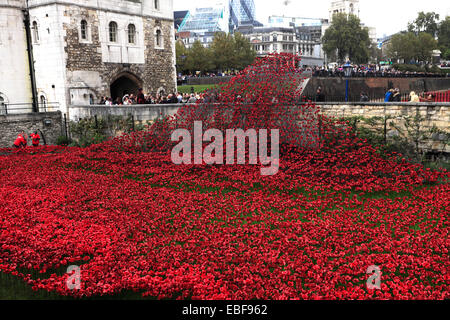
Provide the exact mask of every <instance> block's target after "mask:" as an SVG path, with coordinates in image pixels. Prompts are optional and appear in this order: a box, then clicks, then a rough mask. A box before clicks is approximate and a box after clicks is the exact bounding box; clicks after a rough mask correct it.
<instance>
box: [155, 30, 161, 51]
mask: <svg viewBox="0 0 450 320" xmlns="http://www.w3.org/2000/svg"><path fill="white" fill-rule="evenodd" d="M155 45H156V47H157V48H160V49H162V47H163V43H162V32H161V30H159V29H158V30H156V34H155Z"/></svg>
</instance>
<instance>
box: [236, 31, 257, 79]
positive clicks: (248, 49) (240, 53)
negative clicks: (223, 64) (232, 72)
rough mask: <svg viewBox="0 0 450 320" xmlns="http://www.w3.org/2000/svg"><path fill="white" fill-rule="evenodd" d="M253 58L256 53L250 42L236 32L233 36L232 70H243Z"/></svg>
mask: <svg viewBox="0 0 450 320" xmlns="http://www.w3.org/2000/svg"><path fill="white" fill-rule="evenodd" d="M255 58H256V52H255V50H253V47H252V45H251V44H250V41H249V40H248V39H247V38H245V37H244V36H243V35H242V34H241V33H239V32H236V33H235V34H234V68H235V69H238V70H242V69H245V68H246V67H247V66H249V65H251V64H252V63H253V62H254V61H255Z"/></svg>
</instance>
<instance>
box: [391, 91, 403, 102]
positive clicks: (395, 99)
mask: <svg viewBox="0 0 450 320" xmlns="http://www.w3.org/2000/svg"><path fill="white" fill-rule="evenodd" d="M391 101H392V102H401V101H402V96H401V95H400V89H398V88H396V89H395V90H394V94H393V96H392V97H391Z"/></svg>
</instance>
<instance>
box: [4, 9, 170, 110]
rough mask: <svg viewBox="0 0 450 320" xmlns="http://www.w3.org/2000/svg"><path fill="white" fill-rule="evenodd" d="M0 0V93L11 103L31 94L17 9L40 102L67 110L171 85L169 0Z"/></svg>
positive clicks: (29, 98) (27, 100)
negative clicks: (27, 30)
mask: <svg viewBox="0 0 450 320" xmlns="http://www.w3.org/2000/svg"><path fill="white" fill-rule="evenodd" d="M2 1H6V2H7V4H6V5H4V4H3V5H2V4H0V54H1V56H2V59H1V60H0V75H1V82H0V96H2V97H4V99H6V101H7V102H8V104H10V105H11V108H13V104H14V103H31V102H32V88H31V85H30V68H29V64H28V61H27V40H26V37H25V27H24V23H23V20H24V13H23V12H22V10H23V9H27V10H28V12H29V16H30V29H31V30H30V31H31V42H32V44H31V45H32V52H33V58H34V61H35V63H34V70H35V78H36V94H37V100H38V101H39V103H41V105H40V108H46V110H49V111H51V110H52V108H53V109H55V108H59V110H61V111H62V112H63V113H66V112H67V111H68V106H69V105H80V104H93V103H96V102H98V101H99V100H100V98H101V97H102V96H107V97H112V98H113V99H115V98H122V96H123V95H124V94H126V93H137V89H139V88H143V89H144V91H145V92H148V93H157V92H161V91H165V92H172V91H174V90H175V89H176V71H175V44H174V39H175V35H174V28H173V3H172V2H173V1H172V0H77V1H76V2H74V1H72V0H57V1H52V0H29V1H28V7H27V6H26V1H25V0H2ZM5 13H6V16H7V18H6V19H5ZM5 20H6V21H5ZM13 38H14V40H6V39H13ZM3 39H5V40H3ZM4 57H5V58H4ZM0 102H1V100H0ZM51 102H56V103H58V105H52V104H51ZM46 103H47V104H48V105H47V106H46V105H45V104H46Z"/></svg>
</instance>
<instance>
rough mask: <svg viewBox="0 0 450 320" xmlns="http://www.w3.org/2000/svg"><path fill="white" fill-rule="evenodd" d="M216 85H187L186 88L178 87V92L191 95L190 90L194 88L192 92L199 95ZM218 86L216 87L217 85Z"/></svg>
mask: <svg viewBox="0 0 450 320" xmlns="http://www.w3.org/2000/svg"><path fill="white" fill-rule="evenodd" d="M215 86H216V85H214V84H202V85H187V86H179V87H178V89H177V90H178V92H180V93H191V92H192V91H191V88H192V87H193V88H194V92H196V93H200V92H203V91H205V90H208V89H210V88H214V87H215ZM217 86H218V85H217Z"/></svg>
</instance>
